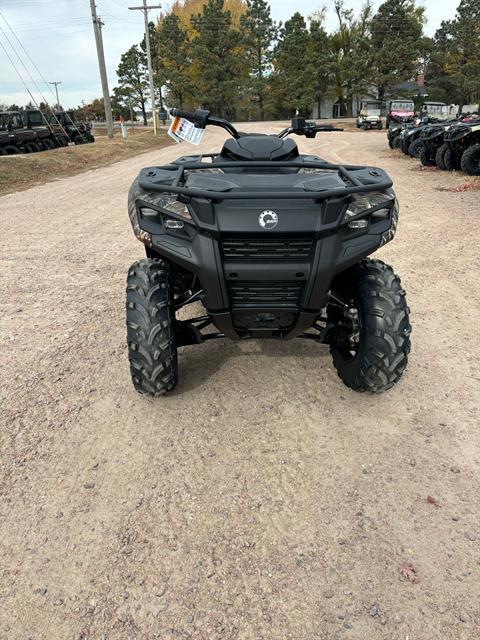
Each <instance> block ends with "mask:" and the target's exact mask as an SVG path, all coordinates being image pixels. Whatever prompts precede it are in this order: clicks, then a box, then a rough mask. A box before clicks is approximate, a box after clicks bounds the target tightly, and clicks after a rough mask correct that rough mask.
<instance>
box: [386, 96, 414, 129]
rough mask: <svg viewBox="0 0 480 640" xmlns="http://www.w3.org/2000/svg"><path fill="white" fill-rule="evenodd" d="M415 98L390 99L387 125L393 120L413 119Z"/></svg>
mask: <svg viewBox="0 0 480 640" xmlns="http://www.w3.org/2000/svg"><path fill="white" fill-rule="evenodd" d="M414 109H415V105H414V103H413V100H390V102H389V105H388V112H387V127H389V126H390V123H391V122H392V121H397V122H398V121H402V120H404V121H405V120H413V115H414Z"/></svg>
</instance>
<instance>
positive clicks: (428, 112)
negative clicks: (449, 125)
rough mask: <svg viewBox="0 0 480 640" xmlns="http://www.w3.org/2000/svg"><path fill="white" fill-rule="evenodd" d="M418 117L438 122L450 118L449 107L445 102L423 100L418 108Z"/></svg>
mask: <svg viewBox="0 0 480 640" xmlns="http://www.w3.org/2000/svg"><path fill="white" fill-rule="evenodd" d="M420 118H422V119H425V118H426V119H428V121H429V122H438V121H440V120H448V119H449V118H451V114H450V107H449V106H448V104H445V102H424V103H423V104H422V108H421V110H420Z"/></svg>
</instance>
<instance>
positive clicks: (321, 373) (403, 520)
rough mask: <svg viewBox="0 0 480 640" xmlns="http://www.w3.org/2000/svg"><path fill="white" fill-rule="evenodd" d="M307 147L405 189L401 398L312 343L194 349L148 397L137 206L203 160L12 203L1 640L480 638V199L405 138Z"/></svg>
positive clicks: (1, 435) (128, 166)
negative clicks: (162, 175) (403, 146)
mask: <svg viewBox="0 0 480 640" xmlns="http://www.w3.org/2000/svg"><path fill="white" fill-rule="evenodd" d="M277 128H278V127H277V125H275V126H274V125H272V126H271V130H272V131H274V130H276V129H277ZM222 138H223V136H222V133H221V132H220V133H219V132H215V131H213V132H208V133H207V136H206V139H205V140H206V141H205V143H204V145H203V148H204V149H205V150H209V151H210V150H215V148H217V147H218V146H219V144H220V141H221V140H222ZM300 146H301V148H302V150H304V151H309V152H315V153H318V154H320V155H322V156H324V157H326V158H328V159H331V160H344V161H346V162H350V163H370V164H373V165H379V166H382V167H384V168H385V169H386V170H387V171H388V172H389V173H390V175H391V176H392V177H393V179H394V182H395V188H396V191H397V194H398V197H399V200H400V203H401V217H400V224H399V229H398V233H397V236H396V239H395V241H394V242H393V243H391V244H390V245H387V246H386V247H385V248H383V249H382V250H381V251H380V252H379V254H378V255H379V257H381V258H382V259H384V260H386V261H387V262H390V263H392V264H393V266H394V268H395V269H396V271H397V272H398V273H399V274H400V275H401V277H402V282H403V285H404V287H405V288H406V290H407V292H408V300H409V304H410V306H411V311H412V325H413V334H412V341H413V347H412V353H411V358H410V364H409V367H408V369H407V372H406V374H405V375H404V377H403V379H402V380H401V382H400V384H399V385H398V386H397V387H396V388H394V389H393V390H391V391H390V392H388V393H386V394H383V395H381V396H369V395H361V394H356V393H354V392H351V391H349V390H348V389H347V388H346V387H344V386H343V385H342V384H341V382H340V380H339V379H338V378H337V375H336V373H335V371H334V370H333V368H332V365H331V359H330V356H329V354H328V352H327V350H326V349H325V348H324V347H322V346H317V345H312V344H311V343H305V342H303V341H293V342H291V343H284V344H282V343H279V342H268V341H266V342H259V341H252V342H246V343H242V344H235V343H231V342H227V341H225V342H224V341H219V342H216V343H214V344H213V343H206V344H204V345H201V346H198V347H195V348H193V347H187V348H184V349H181V350H180V360H179V362H180V376H181V378H180V382H179V385H178V388H177V390H176V391H175V392H174V393H173V394H171V395H169V396H168V397H165V398H163V399H159V400H151V399H148V398H145V397H142V396H139V395H137V394H136V393H135V392H134V390H133V388H132V386H131V384H130V379H129V372H128V365H127V353H126V340H125V328H124V304H125V302H124V295H125V294H124V282H125V276H126V273H127V269H128V266H129V265H130V263H131V262H133V261H134V260H135V259H137V258H139V257H141V256H142V246H141V245H140V244H139V243H138V242H137V241H136V240H135V239H134V236H133V233H132V231H131V228H130V224H129V222H128V217H127V212H126V197H127V190H128V187H129V185H130V183H131V181H132V180H133V179H134V177H135V176H136V174H137V172H138V170H139V169H140V168H141V167H142V166H146V165H149V164H155V163H157V162H160V161H166V160H169V159H172V158H174V157H176V156H177V155H180V154H181V153H182V152H183V153H185V151H186V150H185V149H183V148H182V149H181V150H179V149H177V148H176V147H170V148H166V149H164V150H162V151H159V152H158V151H157V152H153V153H148V154H145V155H143V156H139V157H136V158H133V159H130V160H126V161H123V162H121V163H118V164H116V165H113V166H110V167H106V168H103V169H98V170H95V171H91V172H88V173H84V174H82V175H77V176H74V177H71V178H65V179H62V180H59V181H57V182H53V183H50V184H46V185H43V186H39V187H35V188H34V189H30V190H28V191H24V192H22V193H17V194H11V195H8V196H5V197H3V198H1V199H0V211H1V220H2V236H1V243H2V254H1V259H2V275H3V281H2V286H3V295H2V303H3V311H2V335H1V348H2V354H3V356H2V382H1V397H2V417H1V419H2V423H3V424H2V427H1V430H0V445H1V447H0V464H1V469H0V473H1V475H0V482H1V484H0V497H1V502H0V603H1V607H0V637H1V638H2V640H3V638H5V639H7V638H8V640H16V639H19V640H20V639H21V640H27V639H31V640H56V639H57V638H58V639H62V640H63V639H72V640H73V639H77V640H82V639H83V640H86V639H89V640H90V639H92V640H93V639H95V640H100V639H103V640H113V639H119V640H123V639H135V640H137V639H142V640H143V639H153V638H158V639H160V640H166V639H168V638H173V639H177V640H178V639H184V638H192V639H198V640H217V639H218V640H220V639H238V640H240V639H241V640H260V639H262V640H285V639H292V640H327V639H328V640H331V639H340V640H343V639H345V640H349V639H353V638H354V639H356V640H364V639H367V638H368V640H380V639H385V640H397V639H398V640H407V639H409V640H435V639H438V638H442V640H450V639H452V640H467V639H474V638H479V636H480V553H479V551H480V518H479V510H480V507H479V505H480V483H479V471H480V466H479V465H480V449H479V444H480V442H479V440H480V438H479V429H478V425H479V416H478V405H479V392H478V385H479V379H480V374H479V371H478V361H479V357H480V349H479V340H478V331H479V300H478V273H479V265H478V261H477V255H478V245H479V240H480V238H479V232H478V224H479V213H480V212H479V208H480V207H479V200H480V197H479V196H480V193H479V192H478V191H476V192H475V191H470V192H465V193H462V192H442V191H439V190H438V187H439V186H440V185H443V186H446V187H448V188H456V187H459V186H460V185H462V184H463V183H464V182H465V178H464V177H463V176H461V175H458V174H457V175H452V174H447V173H443V172H442V173H441V172H438V171H436V170H432V171H420V170H419V164H418V162H415V161H413V160H410V159H408V158H406V157H404V156H403V155H399V154H397V153H394V152H391V151H390V150H388V148H387V145H386V136H385V132H375V131H371V132H344V133H336V134H328V133H326V134H321V135H320V136H318V137H317V139H316V140H314V141H305V140H300ZM429 496H430V497H429ZM402 567H403V569H404V571H403V574H405V575H403V574H402V572H401V568H402ZM412 567H413V569H412ZM409 577H410V578H411V579H412V580H415V581H414V582H411V581H410V580H409Z"/></svg>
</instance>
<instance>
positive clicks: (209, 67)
mask: <svg viewBox="0 0 480 640" xmlns="http://www.w3.org/2000/svg"><path fill="white" fill-rule="evenodd" d="M192 26H193V28H194V29H195V32H196V33H195V35H194V37H193V39H192V43H191V45H192V67H193V71H194V72H195V71H196V73H195V77H196V78H198V80H197V86H196V93H197V96H198V101H199V102H200V104H201V105H202V106H203V107H205V108H207V109H210V110H211V111H213V112H214V113H215V114H217V115H220V116H223V115H226V116H228V117H233V115H234V112H235V100H236V98H237V97H238V96H239V94H240V92H241V87H242V80H243V78H242V76H243V71H244V70H243V68H242V56H241V55H240V54H241V48H240V44H241V39H240V34H239V32H238V31H235V30H234V29H232V18H231V14H230V12H229V11H225V9H224V2H223V0H208V2H207V3H206V4H205V5H204V7H203V11H202V13H200V14H197V15H196V16H193V17H192Z"/></svg>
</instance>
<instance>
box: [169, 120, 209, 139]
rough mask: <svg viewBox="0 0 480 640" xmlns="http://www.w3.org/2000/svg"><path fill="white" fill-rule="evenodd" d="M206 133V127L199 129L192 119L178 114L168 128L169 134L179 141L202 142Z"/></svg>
mask: <svg viewBox="0 0 480 640" xmlns="http://www.w3.org/2000/svg"><path fill="white" fill-rule="evenodd" d="M204 133H205V129H199V128H198V127H196V126H195V125H194V124H193V122H190V120H187V119H186V118H179V117H178V116H177V117H175V118H174V119H173V120H172V123H171V124H170V128H169V129H168V135H169V136H170V137H171V138H173V140H175V142H177V143H179V142H183V141H185V142H189V143H190V144H196V145H198V144H200V143H201V141H202V138H203V135H204Z"/></svg>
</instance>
